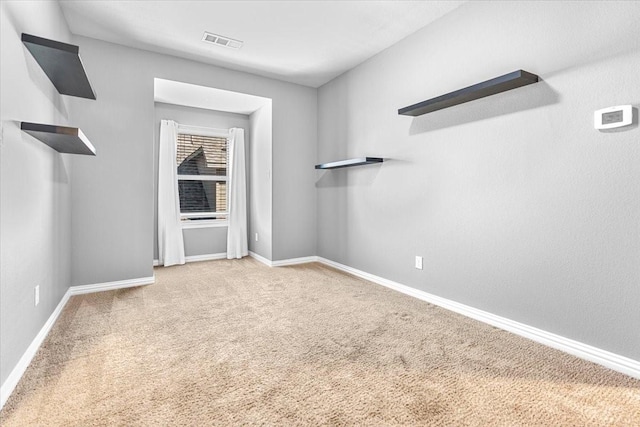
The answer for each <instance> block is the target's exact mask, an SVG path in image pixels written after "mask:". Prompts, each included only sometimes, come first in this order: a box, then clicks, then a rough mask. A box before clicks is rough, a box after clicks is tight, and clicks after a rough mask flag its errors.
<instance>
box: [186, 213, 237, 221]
mask: <svg viewBox="0 0 640 427" xmlns="http://www.w3.org/2000/svg"><path fill="white" fill-rule="evenodd" d="M208 216H229V212H183V213H181V214H180V218H181V219H182V218H206V217H208ZM212 221H226V220H219V219H215V220H212Z"/></svg>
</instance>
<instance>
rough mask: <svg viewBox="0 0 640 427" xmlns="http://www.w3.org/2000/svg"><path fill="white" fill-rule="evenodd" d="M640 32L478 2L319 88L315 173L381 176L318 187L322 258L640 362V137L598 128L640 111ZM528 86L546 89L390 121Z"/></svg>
mask: <svg viewBox="0 0 640 427" xmlns="http://www.w3.org/2000/svg"><path fill="white" fill-rule="evenodd" d="M638 22H640V3H637V2H615V3H614V2H469V3H465V4H464V5H463V6H461V7H460V8H458V9H456V10H455V11H454V12H452V13H451V14H449V15H446V16H444V17H443V18H441V19H439V20H438V21H436V22H435V23H434V24H432V25H430V26H428V27H427V28H425V29H423V30H421V31H419V32H417V33H415V34H413V35H412V36H410V37H408V38H406V39H404V40H403V41H401V42H400V43H398V44H396V45H394V46H392V47H391V48H389V49H387V50H386V51H384V52H382V53H381V54H379V55H377V56H376V57H374V58H372V59H370V60H368V61H366V62H365V63H363V64H361V65H360V66H358V67H356V68H355V69H353V70H351V71H349V72H348V73H346V74H344V75H342V76H340V77H339V78H337V79H335V80H333V81H332V82H330V83H328V84H327V85H325V86H323V87H321V88H320V89H319V94H318V103H319V127H318V138H319V139H318V141H319V142H318V154H317V157H318V161H320V162H324V161H330V160H336V159H340V158H344V157H354V156H365V155H369V156H382V157H385V158H388V159H389V161H388V162H385V163H384V164H382V165H379V166H377V165H376V166H366V167H360V168H349V169H341V170H335V171H325V172H317V175H316V188H317V190H318V191H317V196H318V255H320V256H323V257H326V258H329V259H332V260H335V261H337V262H340V263H343V264H347V265H349V266H352V267H354V268H357V269H361V270H364V271H367V272H369V273H372V274H376V275H378V276H382V277H385V278H388V279H391V280H394V281H397V282H400V283H403V284H406V285H408V286H411V287H414V288H416V289H420V290H424V291H426V292H429V293H432V294H435V295H438V296H441V297H445V298H449V299H452V300H455V301H458V302H461V303H464V304H468V305H470V306H473V307H477V308H480V309H483V310H486V311H489V312H491V313H495V314H497V315H501V316H504V317H507V318H510V319H514V320H516V321H520V322H523V323H525V324H528V325H532V326H535V327H539V328H541V329H543V330H547V331H550V332H553V333H557V334H560V335H562V336H565V337H569V338H572V339H576V340H578V341H581V342H584V343H587V344H591V345H594V346H596V347H599V348H602V349H606V350H610V351H613V352H615V353H618V354H621V355H625V356H628V357H631V358H634V359H636V360H640V334H638V331H639V330H640V310H638V302H639V301H640V286H639V283H640V191H638V182H640V144H639V143H638V142H639V140H640V130H639V129H638V127H637V125H635V126H633V127H632V128H630V129H627V130H624V131H621V132H599V131H597V130H594V128H593V112H594V111H595V110H597V109H600V108H604V107H608V106H612V105H620V104H634V105H635V106H636V107H638V106H639V104H640V84H639V83H638V82H639V80H638V70H640V46H639V43H640V26H638V24H637V23H638ZM520 68H522V69H525V70H528V71H531V72H534V73H537V74H539V75H540V76H541V77H542V79H543V81H542V82H540V83H537V84H535V85H531V86H527V87H524V88H520V89H517V90H513V91H510V92H507V93H503V94H499V95H496V96H494V97H489V98H485V99H483V100H479V101H476V102H473V103H469V104H464V105H460V106H456V107H453V108H449V109H446V110H441V111H438V112H434V113H431V114H427V115H424V116H421V117H417V118H411V117H405V116H398V114H397V109H398V108H401V107H405V106H407V105H411V104H413V103H416V102H419V101H423V100H425V99H428V98H431V97H435V96H438V95H441V94H444V93H446V92H449V91H452V90H455V89H459V88H462V87H465V86H468V85H471V84H474V83H478V82H480V81H483V80H486V79H489V78H492V77H496V76H499V75H501V74H504V73H507V72H510V71H513V70H517V69H520ZM636 120H637V119H636ZM274 158H275V156H274ZM275 205H276V204H275V203H274V206H275ZM415 255H421V256H423V257H424V270H416V269H415V268H414V266H413V263H414V256H415Z"/></svg>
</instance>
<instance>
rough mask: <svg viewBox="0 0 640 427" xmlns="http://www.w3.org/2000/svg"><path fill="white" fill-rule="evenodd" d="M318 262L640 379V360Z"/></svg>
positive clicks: (334, 263) (392, 282) (348, 269)
mask: <svg viewBox="0 0 640 427" xmlns="http://www.w3.org/2000/svg"><path fill="white" fill-rule="evenodd" d="M317 259H318V262H320V263H322V264H325V265H328V266H331V267H334V268H336V269H338V270H342V271H344V272H346V273H350V274H353V275H354V276H358V277H360V278H363V279H365V280H368V281H370V282H373V283H377V284H379V285H382V286H386V287H387V288H390V289H393V290H396V291H399V292H402V293H403V294H406V295H409V296H412V297H415V298H418V299H421V300H423V301H426V302H429V303H431V304H434V305H437V306H440V307H442V308H445V309H447V310H451V311H454V312H456V313H459V314H462V315H463V316H467V317H470V318H472V319H475V320H479V321H481V322H484V323H487V324H489V325H492V326H495V327H498V328H500V329H504V330H505V331H509V332H512V333H514V334H516V335H520V336H522V337H525V338H528V339H530V340H533V341H536V342H539V343H541V344H544V345H547V346H549V347H553V348H555V349H557V350H561V351H564V352H565V353H569V354H572V355H574V356H576V357H579V358H581V359H585V360H588V361H590V362H594V363H597V364H599V365H602V366H605V367H607V368H609V369H613V370H614V371H618V372H622V373H623V374H627V375H629V376H631V377H634V378H639V379H640V361H637V360H633V359H630V358H628V357H625V356H620V355H618V354H615V353H611V352H609V351H606V350H602V349H599V348H597V347H593V346H591V345H588V344H584V343H581V342H579V341H575V340H572V339H569V338H565V337H563V336H560V335H556V334H553V333H551V332H547V331H544V330H542V329H538V328H534V327H533V326H529V325H525V324H524V323H520V322H516V321H514V320H511V319H507V318H505V317H501V316H497V315H495V314H492V313H489V312H486V311H482V310H478V309H477V308H473V307H470V306H468V305H464V304H460V303H458V302H455V301H452V300H449V299H446V298H442V297H439V296H436V295H432V294H429V293H427V292H424V291H421V290H418V289H414V288H411V287H409V286H405V285H402V284H400V283H397V282H394V281H391V280H388V279H385V278H382V277H379V276H375V275H373V274H369V273H366V272H364V271H361V270H358V269H355V268H352V267H349V266H347V265H344V264H340V263H337V262H335V261H331V260H328V259H326V258H322V257H317Z"/></svg>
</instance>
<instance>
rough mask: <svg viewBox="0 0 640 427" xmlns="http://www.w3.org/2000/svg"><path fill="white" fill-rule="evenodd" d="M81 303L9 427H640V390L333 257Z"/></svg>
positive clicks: (168, 272) (12, 412)
mask: <svg viewBox="0 0 640 427" xmlns="http://www.w3.org/2000/svg"><path fill="white" fill-rule="evenodd" d="M155 274H156V283H155V284H154V285H150V286H145V287H139V288H132V289H127V290H119V291H110V292H102V293H96V294H90V295H83V296H76V297H73V298H72V299H71V300H70V302H69V303H68V305H67V307H66V308H65V309H64V312H63V314H62V315H61V317H60V319H59V320H58V322H57V323H56V325H55V326H54V328H53V329H52V331H51V333H50V334H49V337H48V338H47V340H46V342H45V343H44V344H43V346H42V347H41V349H40V351H39V352H38V354H37V355H36V357H35V359H34V360H33V362H32V363H31V365H30V367H29V368H28V370H27V372H26V374H25V375H24V377H23V379H22V380H21V382H20V383H19V385H18V386H17V388H16V390H15V392H14V393H13V395H12V396H11V397H10V399H9V401H8V402H7V404H6V406H5V408H4V409H3V411H2V412H1V413H0V424H1V425H2V426H17V425H20V426H25V425H26V426H39V425H43V426H44V425H57V426H91V425H122V426H124V425H126V426H136V425H152V426H162V425H167V426H169V425H170V426H173V425H196V426H201V425H216V426H226V425H233V426H236V425H275V426H287V425H311V426H316V425H368V426H385V425H407V426H414V425H416V426H417V425H428V426H531V425H540V426H590V425H593V426H605V425H611V426H640V381H639V380H634V379H632V378H630V377H627V376H625V375H622V374H619V373H616V372H613V371H610V370H607V369H605V368H602V367H600V366H598V365H595V364H592V363H589V362H586V361H583V360H580V359H577V358H575V357H572V356H569V355H567V354H564V353H562V352H559V351H556V350H553V349H550V348H547V347H545V346H542V345H539V344H536V343H534V342H532V341H529V340H526V339H523V338H520V337H518V336H515V335H512V334H510V333H508V332H505V331H502V330H499V329H496V328H493V327H491V326H487V325H485V324H482V323H479V322H476V321H474V320H470V319H467V318H465V317H463V316H460V315H457V314H454V313H451V312H448V311H446V310H443V309H441V308H438V307H435V306H433V305H430V304H427V303H425V302H422V301H419V300H416V299H413V298H410V297H408V296H405V295H402V294H400V293H397V292H394V291H391V290H389V289H386V288H384V287H381V286H378V285H375V284H372V283H369V282H366V281H364V280H360V279H358V278H355V277H352V276H349V275H346V274H343V273H341V272H338V271H336V270H333V269H330V268H328V267H325V266H322V265H319V264H306V265H299V266H291V267H281V268H269V267H265V266H263V265H261V264H259V263H258V262H257V261H255V260H252V259H244V260H234V261H227V260H223V261H211V262H200V263H192V264H187V265H185V266H180V267H171V268H158V269H156V271H155Z"/></svg>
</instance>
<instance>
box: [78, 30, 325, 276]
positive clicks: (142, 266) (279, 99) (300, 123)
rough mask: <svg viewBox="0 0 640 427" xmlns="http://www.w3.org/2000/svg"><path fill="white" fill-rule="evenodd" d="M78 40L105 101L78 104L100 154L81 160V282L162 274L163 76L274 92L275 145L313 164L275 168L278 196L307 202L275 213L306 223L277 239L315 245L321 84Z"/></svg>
mask: <svg viewBox="0 0 640 427" xmlns="http://www.w3.org/2000/svg"><path fill="white" fill-rule="evenodd" d="M74 42H75V43H77V44H78V45H79V46H80V53H81V55H82V59H83V61H84V64H85V67H86V68H87V73H88V74H89V76H90V78H91V82H92V84H93V86H94V88H95V90H96V92H97V96H98V100H97V101H95V102H93V103H90V104H87V105H84V104H82V105H80V104H76V103H73V104H72V108H73V109H72V112H73V113H74V119H76V120H77V123H79V125H80V126H81V127H82V128H83V129H84V130H85V133H86V134H87V136H88V137H89V138H90V139H91V140H92V142H93V144H94V145H95V146H96V148H97V150H98V156H97V157H96V158H95V159H93V161H91V162H90V161H85V160H84V159H82V161H78V162H74V164H73V174H74V182H73V191H72V206H73V212H72V214H73V227H72V275H71V279H72V284H74V285H82V284H88V283H99V282H108V281H114V280H123V279H132V278H138V277H146V276H151V275H152V274H153V272H152V260H153V255H154V250H153V247H154V244H153V240H154V239H153V234H154V226H153V215H154V203H153V197H154V174H153V165H154V160H153V158H154V153H153V145H154V137H153V135H154V127H155V118H154V101H153V96H154V94H153V79H154V77H158V78H163V79H168V80H175V81H181V82H186V83H192V84H198V85H202V86H210V87H216V88H220V89H225V90H232V91H236V92H242V93H249V94H252V95H258V96H263V97H267V98H272V99H273V105H274V110H273V122H274V142H273V150H274V153H275V152H278V153H280V152H288V151H289V149H290V150H291V151H292V152H293V153H295V154H296V155H299V156H300V159H298V161H301V162H305V163H307V165H308V166H307V167H305V168H304V170H300V166H299V165H298V164H289V163H283V164H280V165H279V166H280V169H279V170H278V174H277V177H278V178H277V179H276V178H275V174H274V183H273V192H274V197H276V195H278V197H280V198H284V197H290V198H294V199H295V200H296V201H297V208H296V210H295V211H280V213H279V216H278V217H277V218H275V216H274V224H273V228H274V230H277V229H284V228H286V227H285V226H284V224H288V225H289V226H291V227H293V228H294V229H295V230H296V234H295V235H289V239H288V241H287V242H278V243H277V244H280V245H283V244H290V245H291V247H292V248H294V249H295V250H296V251H298V253H296V255H298V256H305V255H310V254H313V253H314V250H315V245H314V242H315V240H314V239H315V237H314V236H315V230H316V227H315V222H314V218H315V203H316V199H315V195H314V193H313V179H314V175H313V166H312V165H313V161H314V158H315V151H316V137H317V134H316V111H317V91H316V90H315V89H311V88H307V87H303V86H299V85H294V84H290V83H285V82H281V81H276V80H271V79H267V78H263V77H259V76H254V75H251V74H245V73H239V72H236V71H230V70H227V69H223V68H218V67H214V66H210V65H205V64H201V63H197V62H193V61H188V60H185V59H180V58H175V57H171V56H167V55H161V54H157V53H151V52H146V51H142V50H138V49H131V48H126V47H123V46H119V45H115V44H111V43H106V42H101V41H98V40H94V39H89V38H83V37H75V38H74ZM76 106H77V108H75V107H76ZM276 125H277V129H276ZM300 144H304V147H302V148H301V147H299V145H300ZM290 182H297V184H294V185H293V186H291V185H290V184H289V183H290ZM285 191H287V192H288V193H286V194H284V193H285ZM309 218H311V220H309ZM275 249H276V242H274V255H275V254H276V253H283V252H286V251H285V250H284V249H282V248H281V249H280V250H279V252H277V251H276V250H275Z"/></svg>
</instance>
